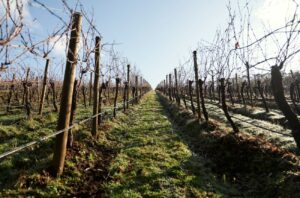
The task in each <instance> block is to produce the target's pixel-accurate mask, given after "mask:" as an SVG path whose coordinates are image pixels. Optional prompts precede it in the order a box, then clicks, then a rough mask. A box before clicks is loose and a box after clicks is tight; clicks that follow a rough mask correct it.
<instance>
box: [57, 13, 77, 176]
mask: <svg viewBox="0 0 300 198" xmlns="http://www.w3.org/2000/svg"><path fill="white" fill-rule="evenodd" d="M81 22H82V16H81V14H80V13H78V12H75V13H74V14H73V16H72V27H71V28H72V29H71V36H70V42H69V49H68V55H67V61H66V69H65V76H64V81H63V87H62V96H61V105H60V111H59V116H58V122H57V130H63V129H64V130H65V131H64V132H63V133H60V134H58V135H57V136H56V139H55V147H54V155H53V161H52V171H53V172H52V174H53V175H54V176H60V175H61V174H62V172H63V168H64V163H65V156H66V150H67V149H66V148H67V140H68V130H67V128H68V127H69V122H70V112H71V105H72V104H71V103H72V95H73V88H74V80H75V75H76V64H77V55H78V49H79V39H80V32H81Z"/></svg>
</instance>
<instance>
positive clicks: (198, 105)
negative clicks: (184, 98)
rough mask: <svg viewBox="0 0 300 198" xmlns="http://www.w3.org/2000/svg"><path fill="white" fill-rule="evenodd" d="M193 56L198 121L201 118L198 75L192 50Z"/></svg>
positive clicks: (195, 56) (195, 54) (195, 57)
mask: <svg viewBox="0 0 300 198" xmlns="http://www.w3.org/2000/svg"><path fill="white" fill-rule="evenodd" d="M193 58H194V71H195V87H196V102H197V114H198V121H200V120H201V119H202V118H201V109H200V97H199V76H198V63H197V51H194V52H193Z"/></svg>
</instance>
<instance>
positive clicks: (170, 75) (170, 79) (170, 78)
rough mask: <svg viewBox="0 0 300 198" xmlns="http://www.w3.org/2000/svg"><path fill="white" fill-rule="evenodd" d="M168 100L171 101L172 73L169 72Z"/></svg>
mask: <svg viewBox="0 0 300 198" xmlns="http://www.w3.org/2000/svg"><path fill="white" fill-rule="evenodd" d="M169 100H171V101H172V74H169Z"/></svg>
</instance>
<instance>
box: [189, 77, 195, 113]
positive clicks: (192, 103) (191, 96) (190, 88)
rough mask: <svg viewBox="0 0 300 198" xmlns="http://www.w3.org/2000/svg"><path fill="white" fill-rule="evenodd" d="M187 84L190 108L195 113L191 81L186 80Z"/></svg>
mask: <svg viewBox="0 0 300 198" xmlns="http://www.w3.org/2000/svg"><path fill="white" fill-rule="evenodd" d="M188 83H189V84H188V86H189V96H190V101H191V108H192V112H193V114H194V115H195V106H194V101H193V86H192V85H193V81H192V80H189V81H188Z"/></svg>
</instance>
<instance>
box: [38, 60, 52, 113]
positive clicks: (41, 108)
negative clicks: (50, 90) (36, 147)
mask: <svg viewBox="0 0 300 198" xmlns="http://www.w3.org/2000/svg"><path fill="white" fill-rule="evenodd" d="M49 61H50V60H49V59H47V60H46V65H45V71H44V80H43V88H42V96H41V101H40V108H39V115H42V114H43V108H44V100H45V94H46V89H47V78H48V66H49Z"/></svg>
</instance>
